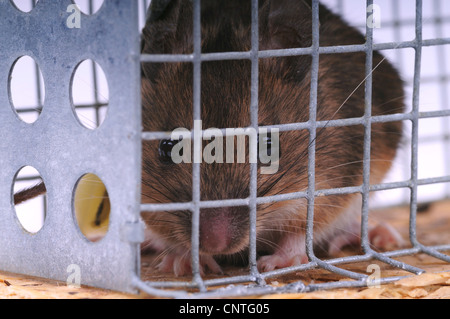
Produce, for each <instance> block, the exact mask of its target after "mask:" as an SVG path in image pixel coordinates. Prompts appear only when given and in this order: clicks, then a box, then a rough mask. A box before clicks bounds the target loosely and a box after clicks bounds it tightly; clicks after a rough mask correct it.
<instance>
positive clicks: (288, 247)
mask: <svg viewBox="0 0 450 319" xmlns="http://www.w3.org/2000/svg"><path fill="white" fill-rule="evenodd" d="M307 262H308V257H307V256H306V252H305V236H304V235H286V236H284V237H283V239H282V240H281V241H280V243H279V246H278V248H277V249H276V250H275V252H274V254H273V255H268V256H262V257H260V258H259V259H258V270H259V271H261V272H267V271H272V270H275V269H281V268H286V267H291V266H298V265H301V264H305V263H307Z"/></svg>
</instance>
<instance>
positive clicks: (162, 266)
mask: <svg viewBox="0 0 450 319" xmlns="http://www.w3.org/2000/svg"><path fill="white" fill-rule="evenodd" d="M157 268H158V270H159V271H162V272H166V273H170V272H173V273H174V275H175V276H176V277H181V276H187V275H190V274H192V266H191V255H190V254H185V253H184V254H176V253H170V254H167V255H165V256H164V257H163V259H162V261H161V263H159V265H158V266H157ZM206 269H208V270H209V272H211V273H214V274H222V269H221V268H220V266H219V264H218V263H217V262H216V261H215V259H214V257H213V256H209V255H205V256H200V275H202V276H204V275H205V270H206Z"/></svg>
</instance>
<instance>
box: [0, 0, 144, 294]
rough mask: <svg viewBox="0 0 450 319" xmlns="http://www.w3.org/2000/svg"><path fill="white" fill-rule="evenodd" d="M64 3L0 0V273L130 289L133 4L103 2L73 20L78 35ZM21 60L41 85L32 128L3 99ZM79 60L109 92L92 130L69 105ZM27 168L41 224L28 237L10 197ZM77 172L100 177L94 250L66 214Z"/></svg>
mask: <svg viewBox="0 0 450 319" xmlns="http://www.w3.org/2000/svg"><path fill="white" fill-rule="evenodd" d="M71 5H73V2H72V1H70V0H60V1H52V0H40V1H39V2H38V3H37V5H36V7H35V8H34V9H33V10H32V11H31V12H29V13H24V12H21V11H20V10H17V9H16V8H15V7H14V6H13V5H12V3H11V2H10V1H9V0H0V43H1V44H0V136H1V141H0V154H1V157H0V269H2V270H5V271H10V272H15V273H21V274H27V275H33V276H39V277H46V278H52V279H57V280H63V281H66V279H67V278H68V277H69V276H70V275H71V274H72V273H73V269H77V270H78V272H79V273H78V275H79V278H80V279H81V284H86V285H91V286H96V287H101V288H108V289H115V290H121V291H130V292H131V291H135V288H134V287H133V286H132V278H133V277H134V276H135V275H136V274H137V273H139V258H140V257H139V256H140V252H139V243H137V242H129V241H128V239H129V238H127V235H128V234H129V232H131V233H134V234H135V233H136V229H135V228H136V227H137V229H138V230H139V229H141V224H140V223H139V211H140V207H139V202H140V173H141V172H140V167H141V165H140V164H141V149H140V148H141V142H140V141H141V140H140V137H141V131H140V127H141V124H140V75H139V74H140V68H139V54H140V52H139V50H140V36H139V30H138V25H137V24H138V5H137V2H136V1H119V0H105V2H104V4H103V6H102V8H101V9H100V10H99V11H98V12H97V13H96V14H94V15H90V16H88V15H84V14H82V13H81V15H80V20H79V21H80V24H79V25H78V26H79V28H78V26H76V25H75V26H74V25H73V24H70V23H67V22H68V20H69V19H71V18H73V17H71V15H72V14H74V11H73V10H68V9H70V8H69V6H71ZM75 14H77V13H76V12H75ZM24 55H28V56H31V57H32V58H33V59H35V61H36V62H37V64H38V65H39V67H40V69H41V71H42V74H43V78H44V82H45V88H46V92H45V93H46V99H45V103H44V107H43V111H42V114H41V115H40V117H39V118H38V120H37V121H36V122H35V123H33V124H27V123H25V122H23V121H21V120H20V119H19V118H18V117H17V116H16V114H14V111H13V108H12V106H11V103H10V101H9V94H8V83H9V76H10V70H11V67H12V65H13V63H14V61H15V60H17V59H18V58H19V57H21V56H24ZM85 59H92V60H94V61H96V62H97V63H98V64H99V65H100V66H101V67H102V69H103V70H104V72H105V74H106V77H107V81H108V85H109V91H110V100H109V109H108V113H107V116H106V119H105V121H104V123H103V124H102V125H101V126H100V127H99V128H98V129H96V130H89V129H87V128H85V127H83V126H82V125H81V124H80V123H79V122H78V120H77V119H76V117H75V114H74V111H73V107H72V105H71V98H70V84H71V79H72V76H73V73H74V70H75V68H76V66H77V65H78V64H79V63H80V62H81V61H83V60H85ZM25 93H26V92H24V94H25ZM28 165H29V166H33V167H35V168H36V169H37V170H38V171H39V172H40V173H41V175H42V178H43V180H44V182H45V185H46V187H47V191H48V207H47V216H46V220H45V224H44V227H43V228H42V229H41V230H40V231H39V232H38V233H37V234H34V235H31V234H29V233H27V232H25V231H24V230H23V229H22V227H21V226H20V224H19V223H18V220H17V218H16V216H15V212H14V207H13V204H12V194H11V192H12V184H13V179H14V176H15V174H16V173H17V172H18V171H19V169H20V168H21V167H23V166H28ZM86 173H94V174H96V175H98V176H99V177H100V178H101V179H102V180H103V182H104V183H105V185H106V187H107V189H108V192H109V195H110V200H111V217H110V225H109V230H108V233H107V235H106V236H105V237H104V238H103V239H102V240H101V241H99V242H96V243H92V242H89V241H88V240H86V239H85V238H84V237H83V235H82V234H81V232H80V231H79V230H78V227H77V224H76V221H75V218H74V213H73V209H72V206H73V203H72V201H73V193H74V187H75V184H76V182H77V180H78V179H79V178H80V177H81V176H83V175H84V174H86ZM138 239H139V238H138ZM71 265H75V266H71ZM69 266H71V267H69ZM74 267H75V268H74Z"/></svg>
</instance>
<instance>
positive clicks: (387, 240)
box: [328, 223, 405, 256]
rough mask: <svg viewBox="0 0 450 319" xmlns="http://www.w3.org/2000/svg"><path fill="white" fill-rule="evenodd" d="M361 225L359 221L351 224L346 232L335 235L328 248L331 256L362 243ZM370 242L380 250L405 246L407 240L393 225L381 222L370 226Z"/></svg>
mask: <svg viewBox="0 0 450 319" xmlns="http://www.w3.org/2000/svg"><path fill="white" fill-rule="evenodd" d="M360 233H361V226H360V225H359V224H357V223H355V224H353V225H351V226H350V228H349V229H348V231H347V232H346V233H344V234H341V235H338V236H336V237H334V238H333V239H332V240H331V241H330V243H329V248H328V254H329V255H330V256H336V255H338V253H339V252H340V251H341V250H342V249H343V248H344V247H345V246H348V245H361V235H360ZM369 241H370V244H371V245H372V246H373V247H374V248H376V249H378V250H383V251H387V250H392V249H393V248H399V247H402V246H404V244H405V242H404V240H403V238H402V237H401V235H400V234H399V233H398V232H397V230H395V229H394V228H393V227H392V226H390V225H389V224H386V223H380V224H378V225H376V226H369Z"/></svg>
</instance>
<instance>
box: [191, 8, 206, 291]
mask: <svg viewBox="0 0 450 319" xmlns="http://www.w3.org/2000/svg"><path fill="white" fill-rule="evenodd" d="M193 26H194V28H193V39H194V54H193V57H194V59H193V67H194V71H193V77H194V78H193V101H192V102H193V121H194V123H195V121H199V120H201V68H202V64H201V60H200V54H201V50H202V48H201V26H200V0H194V1H193ZM199 134H202V133H201V132H200V133H199ZM201 140H202V139H201V136H200V138H196V136H195V132H194V163H193V165H192V205H193V207H192V209H191V212H192V239H191V249H192V252H191V258H192V273H193V281H194V282H196V283H197V285H198V287H199V288H200V290H201V291H202V290H204V287H203V280H202V278H201V276H200V248H199V247H200V241H199V238H200V206H199V203H200V191H201V190H200V162H201V159H200V156H201V147H202V145H201Z"/></svg>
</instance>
